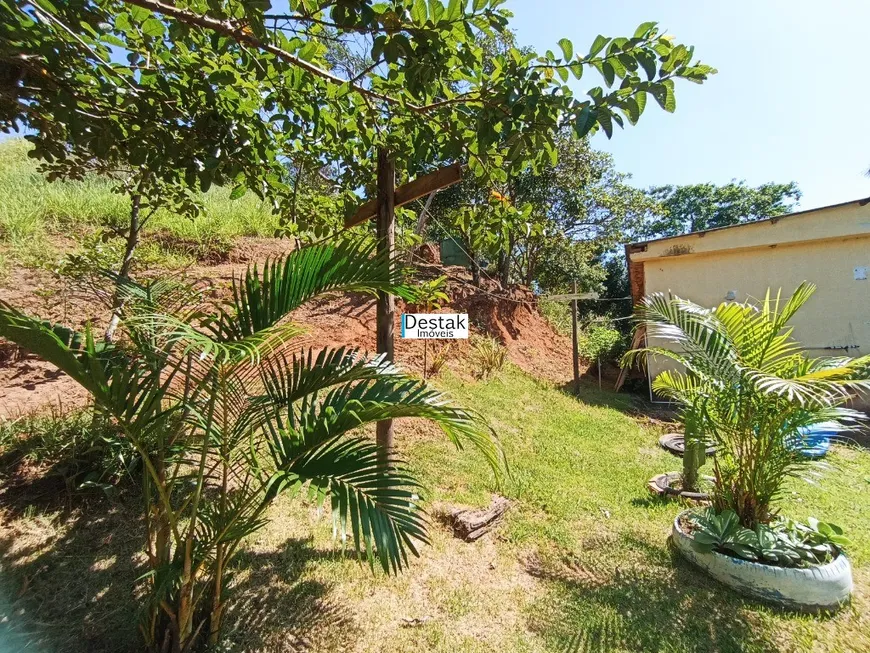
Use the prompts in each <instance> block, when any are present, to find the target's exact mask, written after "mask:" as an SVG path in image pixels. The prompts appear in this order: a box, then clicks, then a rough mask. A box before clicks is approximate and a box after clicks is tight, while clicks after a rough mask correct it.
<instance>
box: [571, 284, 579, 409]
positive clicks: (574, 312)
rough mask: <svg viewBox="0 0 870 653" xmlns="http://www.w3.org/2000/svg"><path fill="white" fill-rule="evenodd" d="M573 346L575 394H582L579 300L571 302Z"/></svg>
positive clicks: (575, 292)
mask: <svg viewBox="0 0 870 653" xmlns="http://www.w3.org/2000/svg"><path fill="white" fill-rule="evenodd" d="M574 294H575V295H576V294H577V282H576V281H575V282H574ZM571 344H572V345H573V353H574V394H580V345H579V343H578V342H577V300H576V299H572V300H571Z"/></svg>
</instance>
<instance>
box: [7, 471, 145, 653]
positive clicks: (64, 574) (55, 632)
mask: <svg viewBox="0 0 870 653" xmlns="http://www.w3.org/2000/svg"><path fill="white" fill-rule="evenodd" d="M52 488H54V492H52V491H51V489H52ZM0 509H2V516H3V522H4V528H3V530H2V532H0V565H2V571H3V573H2V577H0V578H2V580H0V612H2V618H0V651H3V652H4V653H5V651H18V650H33V651H94V652H96V653H100V652H102V651H107V652H108V651H121V652H123V651H138V650H141V642H140V639H139V634H138V632H137V622H138V620H137V614H136V602H135V598H134V583H135V579H136V577H137V576H138V575H139V574H140V573H141V572H140V571H137V564H138V557H137V554H138V552H139V550H140V547H141V543H142V538H143V535H142V530H143V529H142V527H141V524H140V521H139V520H138V518H137V515H136V507H135V502H134V505H133V506H128V505H125V504H123V503H120V502H118V503H110V502H109V501H108V500H106V499H105V498H104V497H102V496H101V495H98V494H96V493H95V494H94V495H92V496H87V495H85V496H82V495H77V496H76V497H75V500H74V501H73V503H72V505H71V504H70V499H69V495H68V493H67V491H66V488H65V486H64V483H63V481H62V480H61V479H60V478H57V477H51V478H48V479H37V480H35V481H34V483H33V484H31V485H17V486H13V487H9V486H6V487H4V491H3V492H2V495H0Z"/></svg>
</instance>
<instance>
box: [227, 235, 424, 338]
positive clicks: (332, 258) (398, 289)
mask: <svg viewBox="0 0 870 653" xmlns="http://www.w3.org/2000/svg"><path fill="white" fill-rule="evenodd" d="M339 291H341V292H348V291H349V292H365V293H376V292H388V293H392V294H393V295H397V296H399V297H402V298H403V299H406V300H409V301H413V300H414V298H415V297H416V295H415V292H414V290H413V288H412V287H410V286H408V285H406V284H405V283H404V282H403V281H402V275H401V268H400V267H399V264H398V262H396V261H393V260H391V259H390V258H389V257H387V256H385V255H384V254H378V253H376V245H375V244H371V245H366V244H362V243H349V242H345V243H340V244H321V245H312V246H310V247H304V248H302V249H298V250H296V251H293V252H291V253H289V254H287V255H286V256H284V257H281V258H277V259H274V260H272V261H267V262H266V263H265V264H264V265H263V268H262V271H261V270H260V269H259V267H258V266H257V265H254V266H253V267H251V268H248V270H247V272H246V273H245V274H244V275H243V276H241V277H239V278H238V279H234V280H233V301H232V314H230V313H226V312H225V313H223V314H222V315H221V316H220V318H219V319H217V320H215V322H214V323H213V324H212V325H211V327H210V328H212V329H213V330H214V332H215V334H216V337H217V338H218V339H221V340H239V339H241V338H245V337H248V336H251V335H252V334H254V333H256V332H258V331H261V330H263V329H265V328H267V327H270V326H272V325H274V324H276V323H277V322H279V321H280V320H281V319H283V318H284V317H285V316H286V315H287V314H288V313H289V312H291V311H292V310H294V309H296V308H298V307H299V306H301V305H302V304H303V303H305V302H306V301H308V300H310V299H311V298H313V297H315V296H316V295H320V294H323V293H326V292H339Z"/></svg>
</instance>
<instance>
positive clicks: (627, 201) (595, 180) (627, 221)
mask: <svg viewBox="0 0 870 653" xmlns="http://www.w3.org/2000/svg"><path fill="white" fill-rule="evenodd" d="M556 151H557V157H556V162H555V163H552V162H550V161H546V162H544V163H542V164H541V165H540V166H538V168H537V169H531V168H529V169H527V170H525V171H524V172H522V173H519V174H516V175H514V176H512V177H511V178H510V179H509V181H508V183H507V184H504V185H499V186H498V187H499V188H501V189H502V190H501V191H495V190H493V188H492V186H491V185H490V182H489V180H487V179H478V178H471V179H466V180H463V182H462V183H461V184H458V185H456V186H454V187H452V188H449V189H446V190H444V191H442V192H439V193H438V194H437V195H436V197H435V200H434V201H433V203H432V207H431V211H432V212H433V215H434V216H435V220H434V223H435V226H436V227H437V226H439V225H440V226H441V229H435V230H434V231H435V233H439V232H440V231H443V230H444V228H447V229H449V230H452V231H453V232H454V233H458V234H459V235H460V236H461V237H462V238H463V239H464V240H465V241H466V246H467V247H468V249H469V252H471V251H472V249H473V250H474V252H475V253H476V254H478V255H480V256H482V257H484V258H486V259H487V260H489V261H492V262H494V263H495V264H496V265H495V267H496V268H497V276H498V278H499V280H500V281H501V283H502V285H505V286H506V285H507V284H508V282H509V281H510V280H511V279H514V280H517V281H520V282H522V283H524V284H525V285H527V286H531V285H532V284H533V283H536V284H537V285H538V286H539V287H540V288H542V289H545V290H560V289H565V288H568V287H570V286H571V284H572V283H573V282H574V281H577V282H578V283H580V284H581V286H582V287H583V288H584V289H586V290H595V289H598V287H599V285H600V282H601V280H602V274H600V269H599V268H600V266H599V258H600V257H601V255H602V254H603V253H604V252H606V251H607V250H609V249H610V248H612V247H613V246H614V245H615V244H617V243H619V242H623V241H624V240H625V238H626V237H627V234H630V233H634V232H635V231H636V230H637V229H638V228H639V227H640V226H641V225H642V224H643V221H644V219H645V218H646V217H647V216H648V215H649V214H650V213H652V212H655V211H656V210H657V204H656V202H655V201H654V200H653V199H652V198H650V197H649V196H648V195H647V194H646V193H645V192H643V191H642V190H639V189H637V188H634V187H632V186H631V185H630V184H629V183H628V182H629V178H628V175H626V174H623V173H620V172H618V171H617V170H616V167H615V165H614V162H613V158H612V157H611V156H610V155H609V154H606V153H604V152H598V151H596V150H593V149H592V148H591V147H590V146H589V143H588V142H587V140H586V139H577V138H575V137H574V135H573V134H569V133H564V132H563V133H561V134H559V136H558V137H557V141H556ZM496 209H497V211H496ZM474 233H479V238H476V239H472V240H473V241H474V242H472V241H471V240H469V238H468V236H469V235H470V234H471V235H473V234H474Z"/></svg>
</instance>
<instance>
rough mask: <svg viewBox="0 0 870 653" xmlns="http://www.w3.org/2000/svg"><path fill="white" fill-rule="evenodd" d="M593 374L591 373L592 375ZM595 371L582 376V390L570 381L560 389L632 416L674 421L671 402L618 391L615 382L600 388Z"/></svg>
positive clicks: (591, 403) (585, 402) (581, 398)
mask: <svg viewBox="0 0 870 653" xmlns="http://www.w3.org/2000/svg"><path fill="white" fill-rule="evenodd" d="M590 374H591V375H590ZM594 376H595V375H594V372H593V373H590V372H589V371H587V372H586V373H585V374H583V375H581V377H580V392H579V393H576V392H574V382H573V381H568V382H566V383H562V384H561V385H559V386H558V388H559V390H560V391H562V392H563V393H565V394H566V395H569V396H571V397H574V398H576V399H578V400H579V401H582V402H583V403H584V404H589V405H591V406H601V407H603V408H613V409H614V410H618V411H620V412H622V413H625V414H626V415H629V416H630V417H632V418H635V419H638V418H646V419H651V420H655V421H658V422H672V421H673V420H674V419H675V418H676V411H675V410H674V409H673V407H672V406H671V405H670V404H659V403H655V404H654V403H652V402H650V400H649V398H648V397H647V396H646V395H643V394H639V393H637V392H632V391H628V390H621V391H620V392H616V391H615V390H613V384H612V383H611V384H608V383H603V384H602V387H601V388H600V389H599V387H598V381H597V378H595V379H593V377H594Z"/></svg>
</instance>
